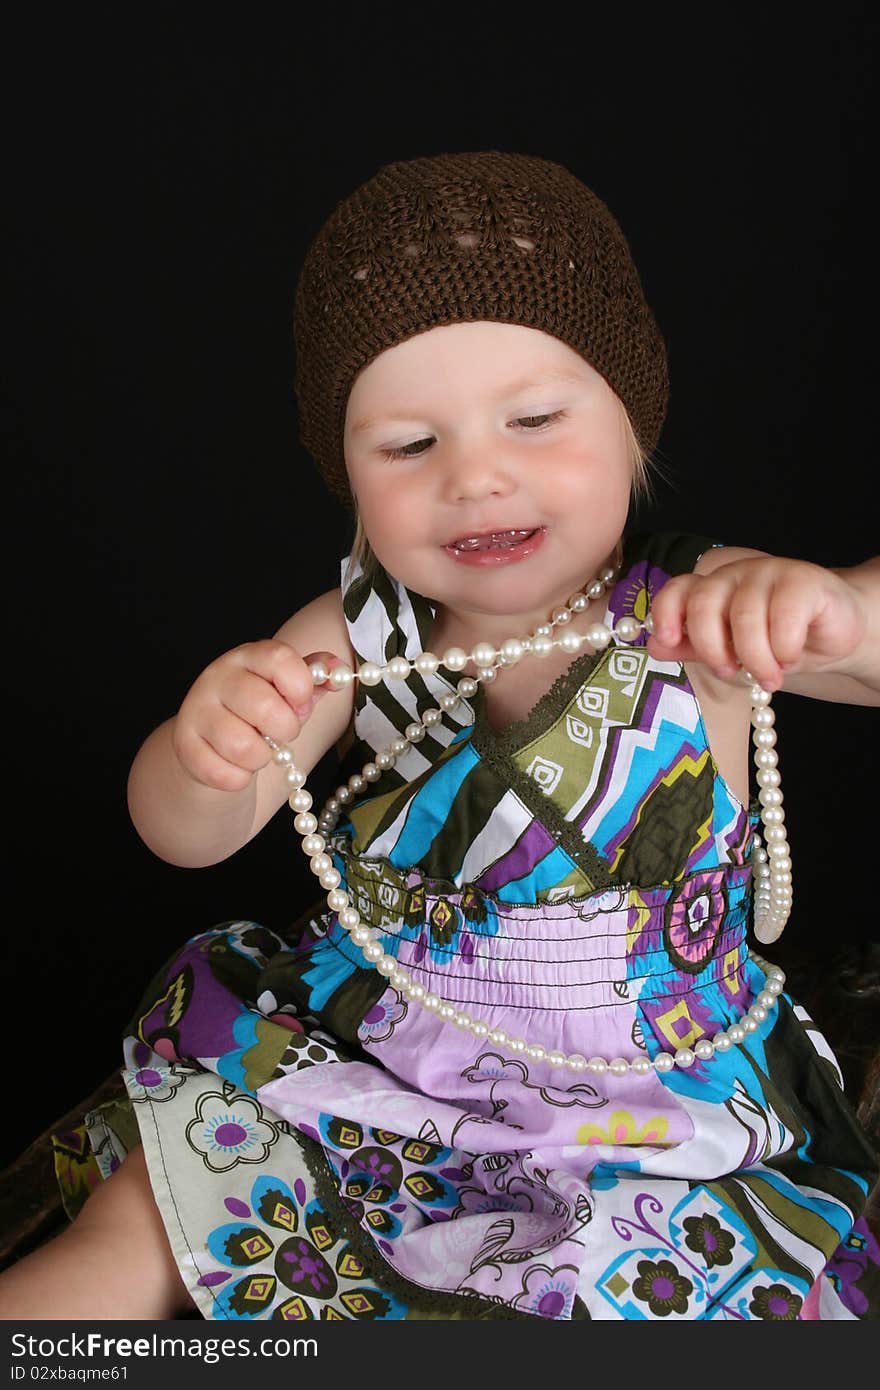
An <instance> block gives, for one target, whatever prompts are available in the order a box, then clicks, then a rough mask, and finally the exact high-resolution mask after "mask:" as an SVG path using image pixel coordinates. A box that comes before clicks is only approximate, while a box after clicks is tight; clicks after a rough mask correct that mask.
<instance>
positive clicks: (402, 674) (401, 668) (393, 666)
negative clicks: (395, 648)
mask: <svg viewBox="0 0 880 1390" xmlns="http://www.w3.org/2000/svg"><path fill="white" fill-rule="evenodd" d="M387 669H388V674H389V676H390V677H391V679H392V680H396V681H405V680H406V679H407V677H408V676H409V673H410V671H411V669H412V668H411V666H410V664H409V662H408V661H407V659H406V657H405V656H393V657H392V658H391V660H390V661H389V663H388V668H387Z"/></svg>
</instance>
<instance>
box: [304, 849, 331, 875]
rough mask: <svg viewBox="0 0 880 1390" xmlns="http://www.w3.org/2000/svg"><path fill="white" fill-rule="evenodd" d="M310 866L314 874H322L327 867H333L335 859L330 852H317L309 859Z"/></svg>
mask: <svg viewBox="0 0 880 1390" xmlns="http://www.w3.org/2000/svg"><path fill="white" fill-rule="evenodd" d="M309 868H310V869H311V871H312V873H313V874H316V875H317V874H322V873H324V871H325V870H326V869H332V868H333V860H332V859H331V858H330V856H329V854H316V855H314V856H313V858H312V859H311V860H310V861H309Z"/></svg>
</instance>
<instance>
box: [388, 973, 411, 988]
mask: <svg viewBox="0 0 880 1390" xmlns="http://www.w3.org/2000/svg"><path fill="white" fill-rule="evenodd" d="M388 978H389V979H390V981H391V983H392V984H393V986H394V988H395V989H396V990H399V991H400V992H401V994H402V993H403V992H404V990H405V989H406V988H407V987H408V985H409V978H410V977H409V974H408V972H407V971H406V970H401V969H400V968H398V969H397V970H392V972H391V974H390V975H389V977H388Z"/></svg>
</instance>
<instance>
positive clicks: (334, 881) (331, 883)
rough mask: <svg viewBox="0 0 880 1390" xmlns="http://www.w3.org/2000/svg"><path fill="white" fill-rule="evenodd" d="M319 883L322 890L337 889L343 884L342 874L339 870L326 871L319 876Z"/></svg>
mask: <svg viewBox="0 0 880 1390" xmlns="http://www.w3.org/2000/svg"><path fill="white" fill-rule="evenodd" d="M318 882H319V883H320V885H321V887H322V888H336V887H337V885H338V884H340V883H341V882H342V874H341V873H340V872H339V870H338V869H325V870H324V872H323V873H322V874H319V875H318Z"/></svg>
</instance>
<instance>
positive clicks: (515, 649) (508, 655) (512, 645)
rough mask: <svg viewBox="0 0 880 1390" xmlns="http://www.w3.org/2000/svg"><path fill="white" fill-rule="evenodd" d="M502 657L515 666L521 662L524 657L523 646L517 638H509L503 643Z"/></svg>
mask: <svg viewBox="0 0 880 1390" xmlns="http://www.w3.org/2000/svg"><path fill="white" fill-rule="evenodd" d="M501 655H502V656H503V657H504V660H505V661H507V662H510V664H511V665H513V663H514V662H516V661H520V660H521V659H522V656H523V644H522V642H520V641H519V640H518V638H516V637H508V638H507V640H506V642H502V643H501Z"/></svg>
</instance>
